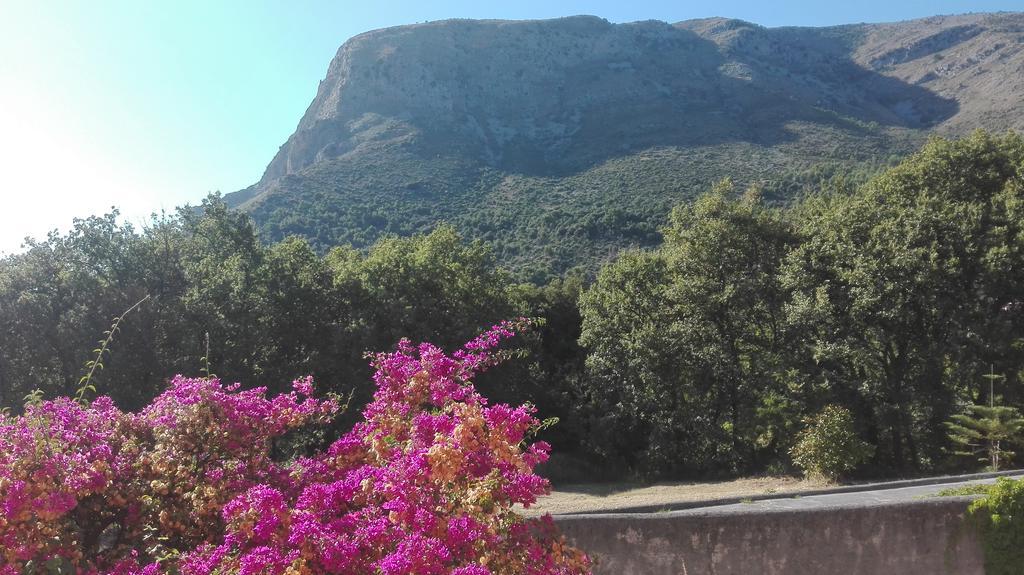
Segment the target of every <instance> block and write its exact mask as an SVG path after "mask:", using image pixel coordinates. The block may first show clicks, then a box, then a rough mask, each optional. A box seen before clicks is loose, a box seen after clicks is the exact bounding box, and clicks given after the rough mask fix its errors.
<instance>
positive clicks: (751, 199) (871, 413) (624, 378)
mask: <svg viewBox="0 0 1024 575" xmlns="http://www.w3.org/2000/svg"><path fill="white" fill-rule="evenodd" d="M1022 171H1024V141H1022V140H1021V138H1020V137H1019V136H1016V135H1013V134H1010V135H1006V136H1002V137H994V136H990V135H986V134H984V133H977V134H975V135H973V136H971V137H970V138H966V139H964V140H961V141H957V142H950V141H945V140H941V139H936V140H934V141H932V142H930V143H929V144H928V145H927V146H926V147H925V148H924V149H923V150H922V151H921V152H920V153H919V154H917V155H915V156H913V157H911V158H909V159H908V160H906V161H905V162H903V163H902V164H900V165H899V166H897V167H895V168H893V169H891V170H889V171H887V172H886V173H884V174H882V175H880V176H879V177H877V178H875V179H873V180H871V181H870V182H869V183H867V184H866V185H864V186H861V187H859V188H857V189H856V190H855V191H852V192H845V193H844V191H843V190H840V191H837V192H829V191H828V190H824V191H823V192H822V193H820V194H817V195H815V196H812V197H809V198H808V199H807V200H806V201H804V202H803V203H801V204H800V205H799V206H797V207H795V208H794V209H791V210H788V211H785V212H781V211H777V210H773V209H770V208H768V207H764V206H763V205H762V204H761V203H759V202H758V201H757V198H756V194H754V195H750V194H748V195H747V196H744V197H741V198H735V197H733V195H731V194H728V193H726V192H725V191H724V190H723V189H721V188H719V189H717V190H715V191H713V192H711V193H710V194H709V195H707V196H705V197H703V198H702V199H700V200H698V201H697V202H696V203H695V204H694V205H693V206H692V207H689V208H680V209H679V210H677V212H676V213H675V215H674V217H673V218H672V223H671V224H670V226H669V228H668V229H667V230H666V241H665V244H664V245H663V246H662V247H661V248H659V249H658V250H655V251H651V252H642V253H632V254H629V255H627V256H625V257H622V258H620V259H619V260H618V261H616V262H615V263H613V264H611V265H609V266H607V267H606V268H604V269H603V270H602V271H601V273H600V274H599V275H598V278H597V281H596V282H595V283H594V285H593V286H592V287H591V288H590V289H589V290H588V291H587V292H586V293H585V294H584V295H583V297H582V298H581V302H580V307H581V312H582V315H583V337H582V339H581V341H582V342H583V343H584V344H585V345H586V346H587V347H588V348H589V355H588V358H587V378H586V380H585V381H586V382H587V384H586V386H585V387H586V391H587V393H586V397H587V407H586V409H587V412H588V413H589V414H591V415H590V417H591V418H593V419H594V420H595V421H597V422H599V424H598V425H595V429H598V430H600V431H599V434H598V435H595V436H594V437H595V439H596V440H597V443H598V446H596V447H595V449H599V450H602V452H603V453H604V454H605V455H608V456H614V457H618V458H619V459H620V460H621V461H623V462H624V463H625V464H626V465H629V466H631V467H633V468H635V469H641V470H645V471H647V472H654V473H666V472H667V473H673V474H674V473H679V472H693V471H697V472H705V473H707V472H722V471H751V470H757V469H765V468H769V469H776V468H779V467H778V466H782V465H786V464H787V462H788V457H787V451H788V449H789V447H790V446H791V445H792V442H793V440H794V438H795V436H796V431H797V430H798V425H799V424H798V422H799V421H800V420H801V419H802V418H803V417H805V416H806V415H808V414H811V413H815V412H817V410H818V409H820V408H821V407H822V406H824V405H828V404H836V405H840V406H844V407H846V408H848V409H849V410H850V411H851V412H852V413H853V414H854V416H855V426H856V428H857V429H858V430H859V431H860V432H861V434H862V435H863V437H864V439H865V440H866V441H868V442H869V443H870V444H872V445H874V446H875V447H876V452H875V456H874V457H873V459H872V461H871V463H872V466H871V467H873V468H874V470H875V471H876V472H891V471H909V470H924V469H934V468H937V467H942V466H944V465H946V464H947V462H948V460H949V457H948V455H949V443H948V442H949V440H948V438H947V437H946V434H945V426H944V425H943V423H944V422H945V421H946V420H948V419H949V418H950V416H951V415H953V414H954V413H959V412H960V411H962V407H961V406H964V405H969V404H974V403H978V402H979V400H982V399H985V396H986V394H987V393H988V389H987V386H981V385H979V384H978V382H979V381H980V377H979V375H980V374H981V373H984V371H983V368H987V367H988V363H989V362H992V363H994V364H995V366H996V368H997V370H999V371H1004V372H1007V373H1018V372H1019V370H1020V369H1021V366H1022V359H1024V358H1022V357H1021V355H1020V352H1021V349H1020V345H1019V342H1020V341H1021V337H1022V336H1024V324H1022V321H1024V317H1022V316H1021V311H1024V310H1022V309H1021V308H1022V304H1021V302H1020V286H1021V285H1022V280H1024V278H1022V277H1021V273H1022V272H1024V261H1022V257H1024V251H1022V249H1021V248H1022V246H1024V233H1022V232H1024V227H1022V226H1024V218H1022V216H1024V213H1022V210H1021V207H1022V206H1024V202H1022V200H1024V195H1022V194H1024V181H1022V175H1024V174H1022ZM985 371H987V370H985ZM1006 387H1007V389H1008V390H1014V389H1016V387H1015V386H1014V385H1007V386H1006ZM1013 393H1014V394H1015V395H1012V396H1011V395H1010V394H1008V396H1007V398H1006V399H1007V401H1008V403H1010V404H1011V405H1012V404H1013V403H1015V402H1019V401H1020V399H1021V398H1020V395H1019V392H1013ZM627 446H628V447H629V448H628V449H627Z"/></svg>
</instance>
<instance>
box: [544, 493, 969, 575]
mask: <svg viewBox="0 0 1024 575" xmlns="http://www.w3.org/2000/svg"><path fill="white" fill-rule="evenodd" d="M739 507H742V506H739ZM751 507H753V506H751ZM966 508H967V500H966V499H964V498H935V499H921V500H915V501H911V502H907V503H901V504H890V505H872V506H858V507H832V508H828V507H822V508H815V509H800V510H770V511H765V510H756V511H755V510H749V511H747V510H743V509H737V506H730V508H727V509H719V510H714V509H713V508H712V509H704V510H691V511H677V512H667V513H645V514H607V515H576V516H572V515H563V516H558V517H556V518H555V519H556V521H557V522H558V525H559V527H560V528H561V529H562V531H563V533H565V534H566V536H567V537H568V538H569V539H570V540H572V541H574V542H575V544H576V545H577V546H578V547H580V548H582V549H584V550H585V551H587V552H588V553H589V554H590V556H591V557H592V558H595V559H596V560H597V562H598V563H597V567H596V569H595V570H594V573H595V575H704V574H708V575H758V574H764V575H775V574H779V575H781V574H785V575H805V574H816V575H817V574H821V575H846V574H849V575H889V574H892V575H918V574H920V575H941V574H950V575H953V574H955V575H983V574H984V568H983V561H982V552H981V547H980V544H979V542H978V539H977V537H976V535H975V533H973V532H972V530H971V529H970V528H969V527H967V525H966V524H965V522H964V512H965V510H966Z"/></svg>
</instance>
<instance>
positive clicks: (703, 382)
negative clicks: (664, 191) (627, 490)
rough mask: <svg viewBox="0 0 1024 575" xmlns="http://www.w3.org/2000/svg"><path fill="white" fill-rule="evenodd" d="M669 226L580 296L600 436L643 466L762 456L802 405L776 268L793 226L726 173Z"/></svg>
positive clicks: (731, 467)
mask: <svg viewBox="0 0 1024 575" xmlns="http://www.w3.org/2000/svg"><path fill="white" fill-rule="evenodd" d="M664 233H665V244H664V246H663V247H662V248H661V249H660V250H658V251H657V252H654V253H643V252H637V253H630V254H626V255H624V256H623V257H622V258H620V259H619V260H618V261H616V262H615V263H613V264H611V265H609V266H608V267H606V268H604V269H603V270H602V271H601V273H600V274H599V276H598V279H597V282H596V283H595V284H594V285H593V286H592V287H591V288H590V289H589V290H587V291H586V292H585V293H584V295H583V297H582V298H581V300H580V308H581V313H582V317H583V330H582V337H581V343H583V345H584V346H586V347H587V348H588V357H587V368H588V379H587V382H586V387H587V389H588V390H589V402H590V403H591V405H592V408H591V409H592V410H593V412H594V413H595V415H594V416H593V417H594V418H595V421H594V424H593V429H595V432H596V433H597V436H596V437H595V445H596V444H600V445H605V446H608V447H604V448H603V449H608V448H612V449H614V450H615V452H616V453H617V454H618V455H619V456H620V457H624V458H626V459H627V460H628V462H629V463H630V464H632V465H634V466H635V467H637V468H638V469H639V470H641V471H644V472H654V473H658V472H669V473H673V474H676V473H695V472H698V473H699V472H705V473H706V472H709V471H712V470H715V471H719V472H721V471H726V470H727V471H729V472H736V471H738V470H740V469H751V468H752V467H754V466H755V465H757V464H762V465H763V464H765V463H767V462H769V461H770V460H771V459H773V457H775V456H778V455H779V451H780V449H781V441H784V439H783V437H782V436H784V435H785V433H780V431H781V429H780V426H784V425H785V424H784V423H781V421H784V420H786V419H787V417H782V418H781V421H780V418H777V417H776V415H779V414H780V412H786V411H788V410H792V409H797V410H798V409H799V406H798V405H797V402H792V401H789V400H788V399H787V398H786V397H785V396H786V394H787V393H788V389H787V386H786V384H787V381H786V370H785V369H784V366H785V361H784V360H785V358H784V356H783V352H784V351H785V350H786V348H787V345H786V341H787V337H788V335H787V334H786V332H785V321H784V320H785V313H784V304H785V300H786V297H785V293H784V292H783V290H782V288H781V285H780V284H779V279H778V269H779V266H780V264H781V262H782V260H783V258H784V257H785V256H786V253H787V252H788V251H789V250H790V249H791V248H792V246H793V245H795V243H796V236H795V234H794V233H793V230H792V229H791V228H790V226H789V225H788V224H787V223H786V221H785V220H784V219H783V218H782V216H781V214H780V213H779V212H778V211H776V210H773V209H770V208H767V207H765V206H764V205H763V204H762V203H761V202H760V199H759V197H758V195H757V193H756V191H751V192H750V193H748V194H746V195H744V196H743V197H741V198H736V197H734V195H733V193H732V188H731V185H730V184H729V182H723V183H722V184H720V185H719V186H716V187H715V188H714V189H713V190H711V191H710V192H709V193H707V194H705V195H704V196H702V197H701V198H700V199H698V200H697V201H696V202H695V203H694V204H693V205H692V206H683V207H680V208H677V209H676V210H675V211H674V212H673V214H672V217H671V220H670V225H669V226H668V227H667V228H666V229H665V230H664ZM788 419H791V418H788ZM607 434H616V435H619V436H620V437H621V438H623V440H625V441H626V444H625V445H622V444H616V443H608V442H607V440H606V439H605V438H604V435H607ZM633 452H635V453H636V455H632V454H631V453H633Z"/></svg>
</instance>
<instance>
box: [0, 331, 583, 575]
mask: <svg viewBox="0 0 1024 575" xmlns="http://www.w3.org/2000/svg"><path fill="white" fill-rule="evenodd" d="M512 328H513V325H512V324H502V325H500V326H496V327H495V328H494V329H492V330H491V331H489V332H487V333H485V334H483V335H482V336H480V337H479V338H477V339H476V340H473V341H471V342H469V343H468V344H466V346H465V348H464V349H463V350H460V351H458V352H455V353H454V354H452V355H447V354H445V353H444V352H442V351H441V350H440V349H438V348H436V347H434V346H432V345H430V344H421V345H419V346H413V345H412V344H411V343H409V342H408V341H402V342H401V343H400V344H399V346H398V348H397V351H395V352H392V353H384V354H378V355H376V356H375V357H374V360H373V361H374V365H375V367H376V369H377V371H376V374H375V376H374V380H375V383H376V385H377V392H376V394H375V396H374V400H373V402H372V403H371V404H370V405H368V406H367V407H366V409H365V411H364V417H365V420H364V421H363V422H361V423H359V424H358V425H356V426H355V428H353V429H352V430H351V431H350V432H349V433H348V434H346V435H345V436H343V437H342V438H340V439H339V440H338V441H336V442H335V443H334V444H333V445H331V446H330V447H329V448H328V449H327V450H325V451H324V452H322V453H319V454H317V455H315V456H312V457H303V458H299V459H296V460H294V461H291V462H278V461H275V460H274V459H273V458H272V457H271V447H272V442H273V440H274V439H275V438H277V437H280V436H282V435H284V434H285V433H287V432H288V431H290V430H293V429H296V428H298V427H300V426H304V425H308V424H310V423H317V422H326V421H327V420H329V419H330V418H331V417H332V416H333V415H334V414H335V413H336V412H337V410H338V409H339V406H338V403H337V401H335V400H333V399H326V400H318V399H314V398H312V397H311V395H312V380H311V379H309V378H305V379H300V380H297V381H295V382H294V384H293V387H294V391H293V392H291V393H289V394H284V395H280V396H277V397H274V398H271V399H268V398H266V397H265V391H266V390H265V389H262V388H260V389H253V390H248V391H239V390H238V386H237V384H236V385H233V386H224V385H221V383H220V382H219V381H217V380H216V379H187V378H183V377H180V376H179V377H176V378H174V379H173V380H172V381H171V385H170V388H169V389H168V390H167V391H166V392H165V393H164V394H162V395H161V396H160V397H158V398H157V399H156V400H155V401H154V402H153V403H152V404H151V405H150V406H149V407H147V408H145V409H144V410H143V411H142V412H140V413H137V414H132V413H124V412H121V411H119V410H118V409H117V408H116V407H114V405H113V403H112V402H111V401H110V400H109V399H107V398H100V399H97V400H96V401H94V402H92V404H91V405H87V406H85V405H80V404H78V403H75V402H73V401H71V400H69V399H58V400H54V401H48V402H42V403H40V404H38V405H35V406H28V407H27V408H26V411H25V413H24V415H22V416H19V417H7V418H6V419H4V420H2V422H0V506H2V508H0V575H14V574H18V573H25V572H49V573H72V572H85V573H117V574H129V573H147V574H148V573H160V572H180V573H182V574H184V575H193V574H194V575H205V574H209V573H214V572H217V573H239V574H245V575H250V574H251V575H255V574H271V573H286V572H287V573H339V574H352V575H355V574H371V573H380V574H383V575H411V574H422V575H441V574H451V575H486V574H494V575H499V574H513V573H516V574H520V573H522V574H536V575H541V574H565V575H574V574H583V573H587V572H589V571H588V561H587V558H586V557H585V556H584V555H583V554H582V553H581V552H580V551H578V550H576V549H573V548H571V547H569V546H567V545H566V544H565V542H564V540H563V539H562V538H561V537H560V536H559V535H558V534H557V532H556V530H555V528H554V525H553V522H552V521H551V519H550V517H546V518H544V519H524V518H522V517H521V516H519V515H517V514H516V513H515V512H514V511H513V506H514V505H515V504H522V505H526V506H528V505H530V504H532V503H533V502H534V501H535V500H536V497H537V496H538V495H540V494H543V493H545V492H546V490H547V489H548V484H547V482H546V481H545V480H544V479H541V478H540V477H538V476H537V475H535V474H534V473H533V468H534V466H535V465H537V464H538V463H540V462H542V461H544V460H545V459H546V458H547V452H548V446H547V445H546V444H544V443H543V442H536V443H533V444H529V443H528V437H529V435H530V433H531V430H533V429H536V427H537V426H538V425H539V422H538V421H537V419H536V418H535V417H534V415H533V410H532V408H531V407H529V406H521V407H516V408H513V407H510V406H507V405H493V406H492V405H489V404H488V403H487V401H486V400H485V399H484V398H483V397H482V396H480V394H478V393H477V392H476V390H475V389H474V387H473V385H472V383H471V379H472V377H473V376H474V375H475V374H476V373H478V372H480V371H481V370H483V369H485V368H487V367H489V366H490V365H492V364H493V363H495V361H496V355H495V354H494V349H495V348H496V346H497V345H498V343H499V342H500V340H502V339H503V338H506V337H509V336H511V335H512Z"/></svg>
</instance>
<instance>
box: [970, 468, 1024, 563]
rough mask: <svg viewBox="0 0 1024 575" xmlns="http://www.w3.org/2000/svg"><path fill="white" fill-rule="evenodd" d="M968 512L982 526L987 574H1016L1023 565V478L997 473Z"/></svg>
mask: <svg viewBox="0 0 1024 575" xmlns="http://www.w3.org/2000/svg"><path fill="white" fill-rule="evenodd" d="M969 513H970V515H971V516H972V517H973V518H974V519H975V520H976V521H977V523H978V525H979V527H980V529H981V542H982V546H983V547H984V550H985V573H986V574H987V575H1015V574H1016V573H1020V566H1021V565H1024V481H1015V480H1013V479H1007V478H1005V477H1000V478H999V479H998V480H997V481H996V484H995V485H993V486H991V488H990V489H988V490H987V491H986V492H985V495H984V497H982V498H980V499H977V500H975V501H974V502H973V503H972V504H971V507H970V511H969Z"/></svg>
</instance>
